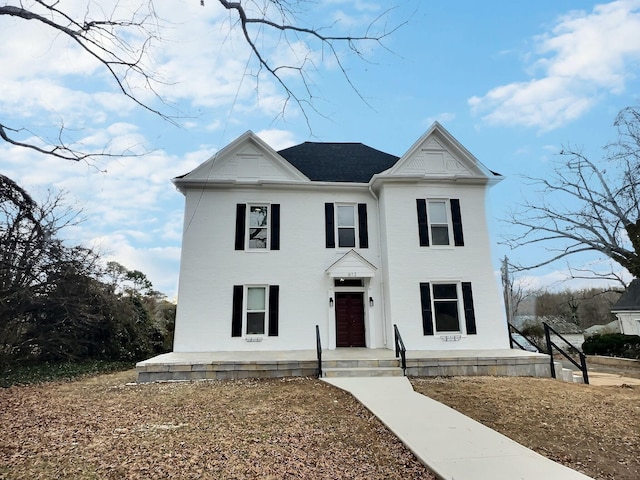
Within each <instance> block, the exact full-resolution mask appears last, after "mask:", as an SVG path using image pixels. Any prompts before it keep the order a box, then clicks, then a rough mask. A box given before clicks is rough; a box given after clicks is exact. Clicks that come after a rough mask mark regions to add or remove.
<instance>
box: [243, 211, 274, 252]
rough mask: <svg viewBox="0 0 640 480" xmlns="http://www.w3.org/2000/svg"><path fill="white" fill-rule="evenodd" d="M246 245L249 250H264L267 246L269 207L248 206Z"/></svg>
mask: <svg viewBox="0 0 640 480" xmlns="http://www.w3.org/2000/svg"><path fill="white" fill-rule="evenodd" d="M248 217H249V219H248V221H249V228H248V229H247V231H248V238H247V245H248V247H249V248H250V249H254V248H255V249H266V248H267V246H268V245H269V206H268V205H249V215H248Z"/></svg>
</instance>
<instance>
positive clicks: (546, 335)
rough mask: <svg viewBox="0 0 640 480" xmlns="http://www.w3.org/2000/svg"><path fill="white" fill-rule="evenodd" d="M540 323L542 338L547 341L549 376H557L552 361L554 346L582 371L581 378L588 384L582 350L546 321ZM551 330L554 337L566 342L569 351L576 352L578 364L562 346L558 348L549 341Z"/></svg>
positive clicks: (585, 361) (585, 360) (585, 362)
mask: <svg viewBox="0 0 640 480" xmlns="http://www.w3.org/2000/svg"><path fill="white" fill-rule="evenodd" d="M542 325H543V326H544V338H545V340H546V342H547V353H548V354H549V358H550V359H551V376H552V377H553V378H557V377H556V366H555V364H554V363H553V349H554V348H555V349H556V350H557V351H558V352H559V353H561V354H562V355H563V356H564V357H565V358H566V359H567V360H569V361H570V362H571V363H572V364H573V365H575V366H576V368H577V369H578V370H580V371H581V372H582V378H583V380H584V383H585V384H587V385H588V384H589V374H588V373H587V358H586V357H585V355H584V353H582V351H580V350H579V349H578V348H576V347H575V346H574V345H572V344H571V342H569V341H568V340H567V339H566V338H564V337H563V336H562V335H560V334H559V333H558V332H556V331H555V330H554V329H553V328H552V327H550V326H549V325H548V324H547V323H545V322H542ZM551 332H553V334H554V335H555V336H556V337H558V338H559V339H561V340H562V341H563V342H564V343H566V344H567V345H568V346H569V348H568V350H569V351H570V352H571V351H573V352H575V353H577V354H578V356H579V358H580V364H578V362H576V361H575V360H574V359H573V358H571V357H570V356H569V355H568V354H567V353H566V352H565V351H564V350H563V349H562V348H560V347H559V346H558V345H556V344H555V343H554V342H553V341H551Z"/></svg>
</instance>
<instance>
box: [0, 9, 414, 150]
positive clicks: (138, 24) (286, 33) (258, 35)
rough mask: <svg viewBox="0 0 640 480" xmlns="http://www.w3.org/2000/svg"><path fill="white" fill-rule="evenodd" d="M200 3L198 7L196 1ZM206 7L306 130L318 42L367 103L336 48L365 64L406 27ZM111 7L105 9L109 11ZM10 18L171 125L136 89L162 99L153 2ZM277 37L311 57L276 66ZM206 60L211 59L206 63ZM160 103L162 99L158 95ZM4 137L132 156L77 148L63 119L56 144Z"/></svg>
mask: <svg viewBox="0 0 640 480" xmlns="http://www.w3.org/2000/svg"><path fill="white" fill-rule="evenodd" d="M192 1H194V2H195V1H197V0H192ZM200 4H201V5H202V7H203V8H206V7H209V6H210V5H211V4H213V5H215V6H216V7H217V8H224V9H226V10H227V11H228V12H229V14H230V20H231V22H230V27H229V28H231V29H240V30H241V32H242V36H243V38H244V40H245V41H246V43H247V44H248V45H249V47H250V49H251V52H252V54H253V55H254V57H255V58H256V59H257V61H258V65H259V71H258V72H257V73H256V74H255V77H256V82H258V77H259V75H260V74H261V72H266V73H267V75H268V76H270V77H271V78H272V79H274V80H275V81H276V83H277V84H278V85H279V86H280V88H281V89H282V90H283V91H284V93H285V97H286V101H285V102H284V104H283V106H282V110H281V112H282V113H284V110H285V109H286V108H287V104H288V103H290V102H291V101H292V102H294V103H295V104H296V106H297V107H299V109H300V110H301V111H302V113H303V114H304V117H305V119H306V121H307V125H309V117H308V116H307V111H308V109H312V110H314V111H317V110H316V108H315V106H314V100H315V99H314V95H313V93H312V89H311V88H310V85H311V83H312V80H311V77H310V72H311V71H312V70H313V69H314V67H315V66H314V62H313V58H312V55H311V53H309V52H311V47H310V45H311V44H312V43H314V42H315V46H316V48H320V49H321V50H323V51H326V52H327V53H328V55H329V57H331V58H332V59H333V61H334V62H335V63H336V64H337V65H338V68H339V69H340V71H341V72H342V74H343V76H344V78H345V80H346V81H347V83H348V84H349V85H350V86H351V87H352V88H353V90H354V91H355V92H356V94H357V95H359V96H360V98H361V99H362V100H363V101H364V98H363V97H362V96H361V95H360V93H359V91H358V89H357V88H356V87H355V86H354V84H353V83H352V81H351V79H350V77H349V74H348V72H347V69H346V68H345V66H344V64H343V60H342V53H341V51H340V49H341V48H342V47H339V46H340V45H343V46H345V47H346V48H347V49H348V50H350V51H351V52H352V53H354V54H355V55H357V56H358V57H360V58H363V57H364V55H363V49H362V48H363V45H364V44H368V43H375V44H381V42H382V40H383V39H384V38H385V37H387V36H388V35H390V34H391V33H393V32H394V31H395V30H397V29H398V28H399V27H400V26H401V25H402V24H400V25H396V26H394V27H389V26H388V25H387V24H386V20H387V18H388V15H389V12H390V10H386V11H385V12H383V13H382V14H381V15H380V16H379V17H377V18H376V19H375V20H374V21H373V22H371V23H370V24H369V25H363V28H362V31H363V33H362V34H356V35H340V34H337V33H333V32H337V31H339V29H337V28H336V27H337V25H336V24H333V25H329V26H307V25H304V24H302V22H303V21H302V18H303V16H304V15H303V13H304V12H305V9H306V8H307V7H306V2H303V1H301V0H260V1H257V0H251V1H244V2H241V1H237V2H231V1H227V0H210V1H209V2H207V3H206V4H205V1H204V0H200ZM107 8H108V7H107ZM2 16H8V17H13V18H18V19H21V20H24V21H29V22H37V23H38V24H40V26H41V27H42V28H44V29H47V30H49V31H52V32H55V33H56V34H57V35H59V36H63V37H65V38H67V39H69V40H70V41H71V43H72V44H75V45H77V46H79V47H80V50H81V52H83V54H85V55H88V56H89V57H90V58H92V59H94V60H95V61H97V62H99V64H100V65H101V66H102V68H103V70H104V71H105V72H106V73H107V76H108V78H110V79H111V81H112V82H114V84H115V86H116V87H117V89H118V90H119V91H120V92H121V93H122V94H123V95H124V96H126V97H128V98H129V99H130V100H131V101H133V102H135V104H137V105H138V106H139V107H141V108H143V109H146V110H148V111H151V112H152V113H154V114H156V115H159V116H160V117H162V118H164V119H165V120H168V121H172V120H173V119H174V118H173V117H171V116H170V115H168V114H166V113H164V112H163V111H162V109H156V108H154V107H153V106H152V105H151V104H150V103H149V102H147V101H145V100H144V99H143V97H142V96H141V95H139V92H138V91H137V90H136V89H137V88H140V85H143V88H144V89H145V90H149V91H151V92H153V93H154V94H155V93H156V92H157V87H158V85H159V83H158V82H160V79H159V78H157V77H156V75H155V73H154V72H153V70H152V68H151V67H150V66H149V65H150V63H149V58H148V55H149V51H150V46H151V45H152V44H153V43H154V42H160V41H161V37H162V31H163V28H165V27H166V24H165V22H164V21H163V20H162V19H161V18H160V17H159V16H158V15H157V14H156V10H155V8H154V4H153V0H134V1H133V2H116V3H115V6H114V7H113V8H111V9H109V10H106V8H103V7H102V6H101V5H100V4H99V3H97V2H96V3H92V2H89V3H88V4H87V8H86V10H85V11H84V13H83V14H82V15H81V16H77V15H75V14H74V13H72V11H71V10H70V7H69V5H68V4H67V5H65V4H64V3H63V2H59V1H57V0H32V1H31V2H28V3H26V2H23V1H20V0H15V1H13V2H12V1H8V2H5V3H3V4H2V5H0V18H1V17H2ZM271 34H277V38H278V42H277V44H278V47H280V48H281V47H282V46H284V48H287V49H289V50H290V51H292V52H296V49H295V47H294V45H296V44H299V43H303V44H304V45H305V46H307V47H308V49H307V52H306V53H303V54H302V55H301V56H298V60H297V62H296V63H295V64H294V63H291V64H286V63H285V64H283V63H281V62H279V61H278V59H277V58H276V55H275V54H274V53H273V51H274V50H273V49H271V50H269V49H267V48H266V47H264V44H265V42H264V40H265V38H266V37H267V36H268V35H271ZM203 61H206V59H203ZM291 72H294V73H295V74H297V79H298V80H299V81H300V82H301V84H302V89H301V90H300V89H298V88H296V87H294V86H293V84H294V82H293V81H292V80H291V78H290V77H289V74H290V73H291ZM156 98H157V99H160V100H162V99H161V98H160V96H159V95H156ZM0 138H1V139H2V140H4V141H5V142H8V143H10V144H13V145H16V146H19V147H24V148H28V149H32V150H35V151H37V152H40V153H43V154H47V155H52V156H54V157H58V158H62V159H66V160H75V161H78V160H87V159H89V158H90V157H98V156H115V155H127V156H129V155H132V152H128V151H125V152H113V151H112V149H111V147H110V146H109V145H106V146H105V147H104V149H103V150H101V151H90V152H88V151H86V150H85V149H84V148H83V145H82V144H80V143H78V142H74V141H73V139H72V138H71V137H70V136H69V132H68V131H67V129H66V128H65V123H64V119H61V121H60V126H59V129H58V135H57V138H43V137H42V136H41V135H39V134H38V133H37V132H36V131H35V130H32V129H30V128H29V127H25V126H16V125H9V124H8V123H7V122H6V121H3V119H2V118H0Z"/></svg>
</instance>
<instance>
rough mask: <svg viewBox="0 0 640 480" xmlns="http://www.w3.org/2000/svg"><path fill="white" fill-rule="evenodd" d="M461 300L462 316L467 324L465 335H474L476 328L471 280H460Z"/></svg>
mask: <svg viewBox="0 0 640 480" xmlns="http://www.w3.org/2000/svg"><path fill="white" fill-rule="evenodd" d="M462 301H463V303H464V318H465V323H466V324H467V335H475V334H476V333H478V331H477V330H476V313H475V311H474V309H473V293H472V291H471V282H462Z"/></svg>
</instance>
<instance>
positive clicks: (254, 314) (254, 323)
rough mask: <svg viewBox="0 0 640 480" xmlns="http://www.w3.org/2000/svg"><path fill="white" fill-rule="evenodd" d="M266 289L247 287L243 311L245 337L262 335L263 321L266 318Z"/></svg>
mask: <svg viewBox="0 0 640 480" xmlns="http://www.w3.org/2000/svg"><path fill="white" fill-rule="evenodd" d="M266 300H267V289H266V287H248V288H247V305H246V309H245V314H246V326H247V330H246V331H247V335H264V330H265V329H264V321H265V318H266V316H267V309H266V306H267V302H266Z"/></svg>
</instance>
